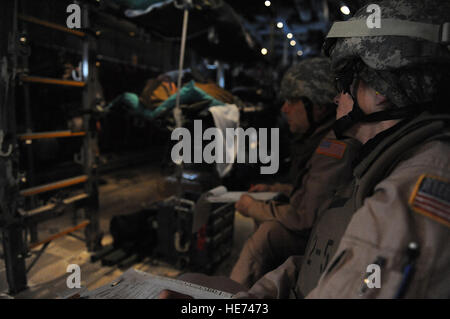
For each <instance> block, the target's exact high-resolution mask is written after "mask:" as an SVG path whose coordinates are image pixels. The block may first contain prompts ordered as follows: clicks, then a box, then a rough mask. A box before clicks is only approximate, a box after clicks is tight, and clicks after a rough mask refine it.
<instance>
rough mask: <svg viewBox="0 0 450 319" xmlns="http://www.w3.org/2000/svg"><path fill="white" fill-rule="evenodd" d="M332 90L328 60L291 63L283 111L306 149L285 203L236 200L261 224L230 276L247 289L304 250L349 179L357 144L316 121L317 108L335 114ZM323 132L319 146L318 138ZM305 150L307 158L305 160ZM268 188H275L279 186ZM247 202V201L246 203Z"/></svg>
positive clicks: (283, 89)
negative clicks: (319, 217)
mask: <svg viewBox="0 0 450 319" xmlns="http://www.w3.org/2000/svg"><path fill="white" fill-rule="evenodd" d="M335 94H336V90H335V86H334V83H333V77H332V73H331V70H330V62H329V60H328V59H327V58H323V57H320V58H313V59H310V60H306V61H304V62H302V63H300V64H298V65H296V66H294V67H292V68H291V69H290V70H289V71H288V72H287V73H286V75H285V76H284V78H283V81H282V85H281V96H282V97H283V98H284V99H285V100H286V102H285V104H284V106H283V112H285V114H286V115H287V117H288V122H289V125H290V128H291V131H292V132H299V133H300V132H301V133H303V134H305V135H306V136H308V140H307V143H308V147H307V148H306V149H305V147H303V148H298V151H299V152H300V151H303V152H304V154H303V156H302V157H301V158H302V159H301V160H297V161H296V163H297V166H300V165H301V167H302V168H301V170H300V171H301V174H299V176H298V177H297V181H296V183H295V184H294V187H293V189H291V192H290V199H289V203H285V202H278V201H269V202H267V203H265V202H262V201H256V200H253V199H252V198H251V197H250V196H248V195H243V197H242V198H241V200H240V201H239V202H237V203H236V209H237V210H238V211H240V212H241V213H242V214H244V215H246V216H249V217H252V218H254V220H255V222H256V223H257V224H258V225H259V227H258V228H257V230H256V231H255V233H254V234H253V235H252V236H251V237H250V238H249V239H248V240H247V242H246V243H245V245H244V247H243V249H242V252H241V254H240V256H239V259H238V261H237V263H236V264H235V266H234V267H233V270H232V272H231V275H230V278H231V279H233V280H234V281H236V282H238V283H240V284H242V285H244V286H246V287H247V288H250V287H251V286H252V285H253V284H254V283H255V282H256V280H258V279H259V278H261V277H262V276H263V275H264V274H265V273H266V272H268V271H270V270H273V269H275V268H276V267H277V266H279V265H280V264H281V263H283V261H284V260H285V259H286V258H288V257H289V256H290V255H293V254H300V253H303V251H304V249H305V245H306V242H307V240H308V234H309V230H310V228H311V225H312V223H313V221H314V218H315V212H316V210H317V208H318V207H319V205H320V204H321V203H322V202H323V201H324V200H325V199H327V198H328V197H330V196H332V195H333V193H334V191H335V190H336V186H337V185H339V183H341V182H344V181H350V179H351V172H352V167H351V161H352V159H353V158H354V157H355V156H356V154H357V151H358V150H359V147H360V143H359V142H357V141H356V140H352V139H346V140H344V141H336V140H335V138H334V134H333V133H332V132H330V123H332V121H331V122H330V121H329V120H328V121H326V125H322V126H320V124H318V123H317V122H318V120H317V110H320V109H325V108H326V109H329V110H331V112H332V113H333V115H334V108H335V107H334V106H330V105H329V104H330V102H332V101H333V98H334V96H333V95H335ZM328 113H330V111H329V112H328ZM326 133H328V134H327V136H326V138H325V139H323V140H322V141H321V142H320V144H319V145H318V146H317V144H318V141H317V140H318V139H319V138H322V137H323V136H324V134H326ZM312 148H314V149H315V151H314V149H312ZM311 152H313V154H311ZM306 154H307V155H309V156H310V157H311V158H310V159H309V158H306ZM306 160H308V161H307V162H306V163H303V162H305V161H306ZM300 162H302V163H301V164H299V163H300ZM271 187H272V188H271V189H270V190H272V191H273V190H275V189H276V187H277V186H275V187H274V186H271ZM251 191H252V189H251ZM247 200H248V201H249V202H250V203H251V204H250V205H249V206H248V207H246V206H245V204H246V201H247Z"/></svg>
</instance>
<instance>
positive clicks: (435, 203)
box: [409, 175, 450, 227]
mask: <svg viewBox="0 0 450 319" xmlns="http://www.w3.org/2000/svg"><path fill="white" fill-rule="evenodd" d="M409 205H410V206H411V208H412V209H413V210H414V211H416V212H418V213H420V214H423V215H425V216H427V217H429V218H431V219H433V220H435V221H437V222H439V223H441V224H444V225H446V226H447V227H450V183H449V181H446V180H443V179H441V178H439V177H434V176H430V175H422V176H420V178H419V180H418V181H417V183H416V186H415V187H414V191H413V193H412V194H411V198H410V199H409Z"/></svg>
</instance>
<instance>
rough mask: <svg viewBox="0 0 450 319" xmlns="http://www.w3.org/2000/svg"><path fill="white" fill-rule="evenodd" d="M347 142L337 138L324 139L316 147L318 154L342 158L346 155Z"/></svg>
mask: <svg viewBox="0 0 450 319" xmlns="http://www.w3.org/2000/svg"><path fill="white" fill-rule="evenodd" d="M346 148H347V144H345V143H344V142H341V141H337V140H331V139H327V138H325V139H323V140H322V141H321V142H320V144H319V146H318V147H317V149H316V153H317V154H322V155H325V156H330V157H335V158H338V159H341V158H343V157H344V153H345V149H346Z"/></svg>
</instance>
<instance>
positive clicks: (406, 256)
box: [237, 0, 450, 298]
mask: <svg viewBox="0 0 450 319" xmlns="http://www.w3.org/2000/svg"><path fill="white" fill-rule="evenodd" d="M379 6H380V8H381V12H382V16H383V18H388V19H389V18H392V19H400V20H408V21H415V22H422V23H428V24H435V25H440V24H443V23H444V22H446V21H445V19H447V18H448V16H449V13H450V3H448V2H445V3H444V2H442V1H430V0H427V1H417V0H416V1H406V0H402V1H383V2H380V3H379ZM368 15H369V14H368V13H366V7H364V8H362V9H361V10H360V11H358V12H357V13H356V14H355V17H354V18H352V21H356V20H360V21H363V22H365V20H366V19H367V17H368ZM383 21H385V20H382V22H381V23H382V24H383V23H384V22H383ZM386 23H388V24H389V23H390V22H386ZM399 24H401V22H400V23H398V22H394V23H393V24H391V25H393V26H394V25H399ZM404 26H405V24H403V27H404ZM408 28H409V29H411V28H413V29H420V30H422V28H423V26H420V25H418V24H412V25H408ZM408 28H406V29H408ZM400 29H401V28H400ZM398 30H399V28H397V27H393V28H392V29H391V30H390V32H391V34H390V35H389V34H383V33H382V32H384V31H383V30H379V31H376V32H381V33H379V34H377V35H375V36H357V35H348V34H347V35H333V32H332V31H333V28H332V30H331V31H330V33H331V34H332V37H339V39H338V40H337V42H336V43H334V46H332V47H331V51H330V52H331V57H332V61H333V66H334V68H335V69H336V70H337V71H338V72H339V71H340V70H341V69H342V68H344V67H345V66H346V64H348V63H351V61H352V59H355V58H359V59H360V60H359V62H362V68H360V69H359V71H358V75H359V76H360V77H361V78H362V79H363V80H365V81H366V82H367V83H368V84H369V85H370V86H372V87H373V88H374V89H376V90H377V91H379V92H381V93H382V94H383V95H385V96H387V97H388V98H389V99H390V100H391V101H392V102H393V103H394V104H395V106H396V107H397V108H398V109H401V108H409V109H411V110H412V111H414V112H415V111H417V109H419V110H421V113H420V114H419V115H414V116H411V118H409V119H405V120H403V121H401V122H400V123H399V124H397V125H396V126H394V127H392V128H391V129H388V130H386V131H384V132H382V133H380V134H378V135H377V136H375V137H374V138H373V139H372V140H370V141H369V142H367V143H366V144H365V145H364V147H363V149H362V154H363V156H362V158H361V159H360V160H359V162H358V164H357V166H356V167H355V169H354V179H353V181H352V183H351V184H349V185H344V186H343V187H342V188H340V189H339V190H338V192H337V193H336V195H335V196H334V198H333V199H332V200H331V201H330V202H329V203H326V204H324V207H323V209H320V212H319V214H318V219H317V221H316V222H315V225H314V229H313V231H312V235H311V237H310V241H309V243H308V247H307V249H306V254H305V256H304V257H298V256H292V257H290V258H289V259H288V260H286V262H285V263H284V264H283V265H282V266H280V267H278V268H277V269H276V270H274V271H272V272H270V273H268V274H266V275H265V276H264V277H263V278H262V279H261V280H259V281H258V282H257V283H256V284H255V285H254V286H253V287H252V288H251V289H250V290H249V291H248V292H246V293H240V294H238V295H237V297H249V296H252V297H262V298H264V297H266V298H292V297H294V298H295V297H297V298H301V297H304V296H306V297H308V298H403V297H406V298H448V297H449V296H450V285H449V280H450V250H449V249H448V248H449V247H448V245H449V243H450V230H449V227H450V143H449V139H450V128H449V123H450V116H449V115H448V114H444V113H442V110H440V108H439V107H440V106H443V105H439V104H444V105H445V102H447V103H448V100H447V101H445V100H442V99H441V100H439V99H436V93H437V92H438V91H439V93H440V94H442V93H443V94H446V93H447V92H445V91H443V90H442V88H443V86H442V84H443V83H445V82H443V81H445V80H448V75H449V64H450V54H449V51H448V48H447V47H446V43H439V42H433V41H429V40H423V39H422V38H421V37H423V36H427V35H426V34H425V35H424V33H420V32H416V33H415V34H417V36H415V35H414V36H412V35H409V34H408V35H406V36H393V35H392V33H395V32H398ZM403 30H405V28H403ZM428 30H429V29H428ZM438 30H439V29H438ZM353 32H354V31H353ZM363 32H365V31H363ZM404 32H408V31H404ZM427 32H428V33H429V31H427ZM427 32H425V33H427ZM337 33H339V32H337ZM443 34H445V32H443V33H439V36H441V35H443ZM447 36H448V34H447ZM329 37H330V34H329ZM447 41H448V39H447ZM447 43H448V42H447ZM446 77H447V78H446ZM447 83H448V82H447ZM444 85H445V84H444ZM439 87H440V89H439ZM447 94H448V93H447ZM426 110H430V111H433V112H434V114H433V113H430V112H428V111H426ZM369 265H375V266H378V267H379V269H380V270H381V283H380V286H379V287H376V288H374V287H372V288H371V286H370V285H369V283H370V281H371V280H372V277H371V271H368V270H367V269H368V268H367V267H368V266H369ZM369 277H370V279H369ZM293 283H294V284H293Z"/></svg>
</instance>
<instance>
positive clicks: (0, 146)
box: [0, 130, 13, 157]
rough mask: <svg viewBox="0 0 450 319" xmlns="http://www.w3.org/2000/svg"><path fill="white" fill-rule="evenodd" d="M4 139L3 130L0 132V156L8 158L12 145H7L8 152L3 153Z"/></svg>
mask: <svg viewBox="0 0 450 319" xmlns="http://www.w3.org/2000/svg"><path fill="white" fill-rule="evenodd" d="M4 137H5V133H4V132H3V130H0V156H2V157H8V156H9V155H11V153H12V150H13V146H12V144H9V146H8V151H6V153H5V152H3V138H4Z"/></svg>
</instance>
